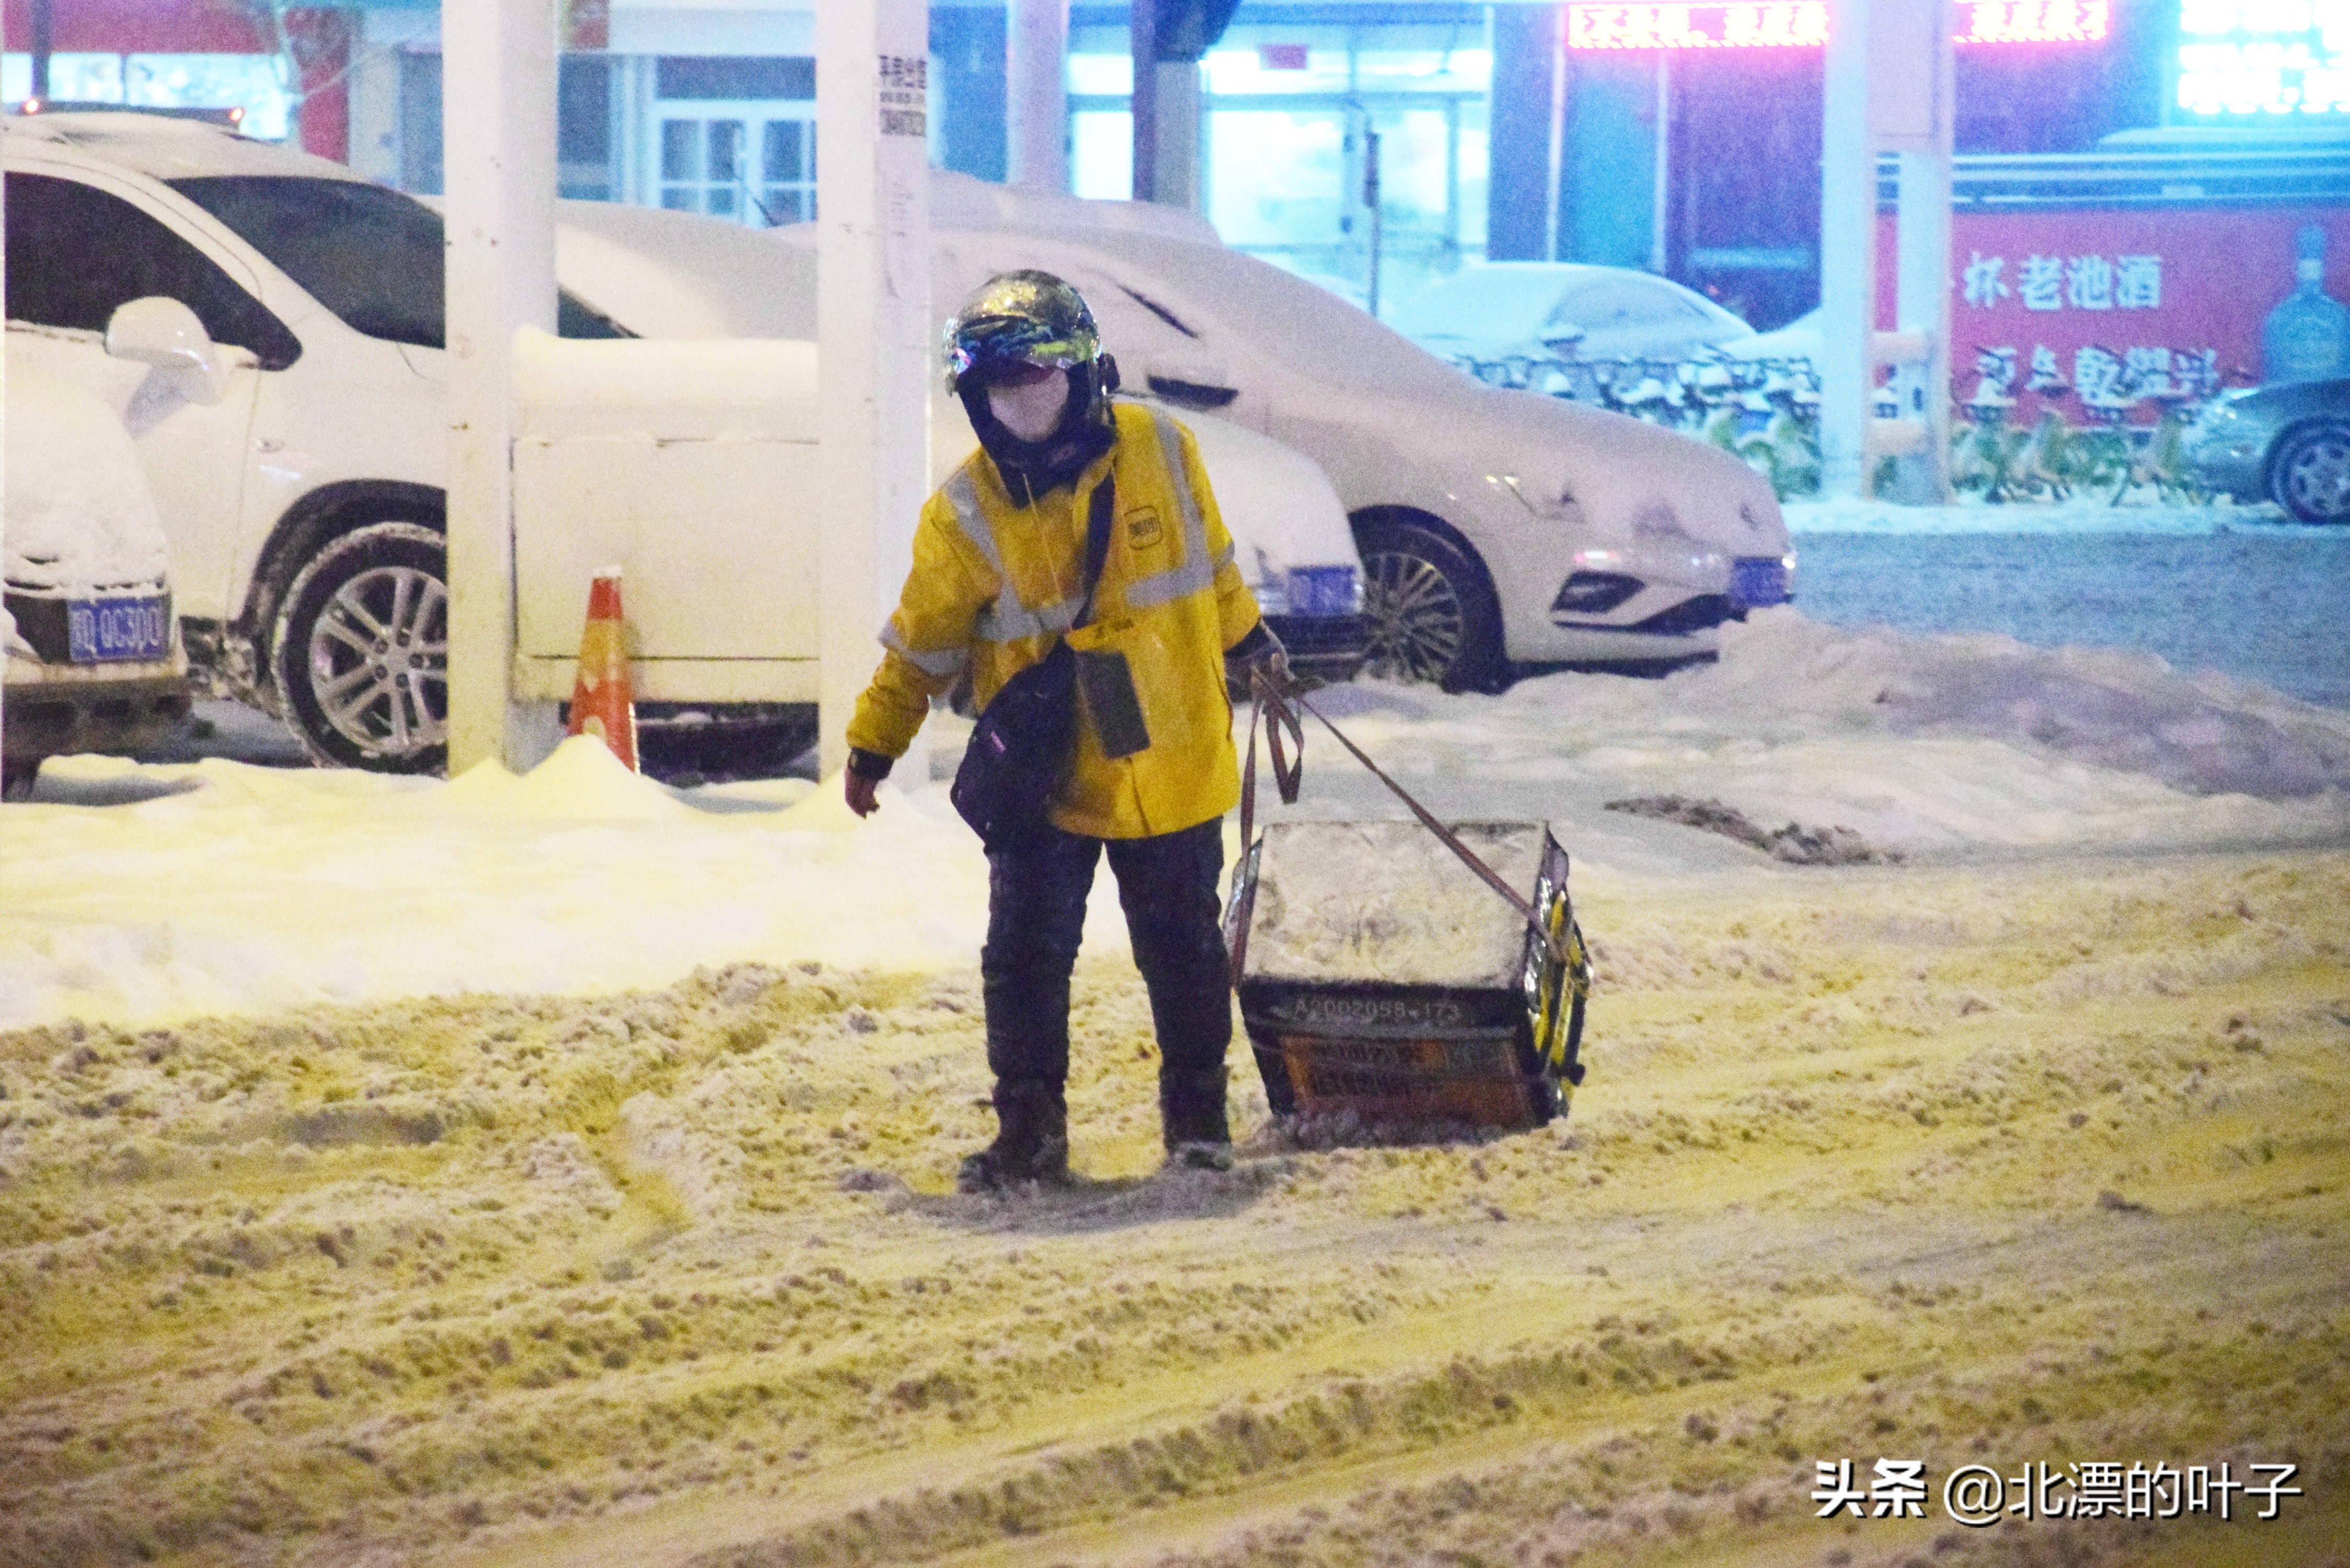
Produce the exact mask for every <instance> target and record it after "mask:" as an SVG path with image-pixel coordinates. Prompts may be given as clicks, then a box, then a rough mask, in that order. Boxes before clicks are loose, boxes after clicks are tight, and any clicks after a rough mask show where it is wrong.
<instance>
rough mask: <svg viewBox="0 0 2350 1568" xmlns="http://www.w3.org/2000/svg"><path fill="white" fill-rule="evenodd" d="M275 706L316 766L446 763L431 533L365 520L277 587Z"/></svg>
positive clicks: (442, 652)
mask: <svg viewBox="0 0 2350 1568" xmlns="http://www.w3.org/2000/svg"><path fill="white" fill-rule="evenodd" d="M270 647H271V649H272V660H271V662H272V666H273V673H274V674H275V675H276V683H277V694H278V700H279V702H280V705H281V707H282V709H283V711H284V712H285V716H286V721H287V722H288V723H290V724H291V725H292V726H293V729H294V732H295V733H296V735H297V736H299V737H300V738H301V742H302V747H303V749H304V750H305V751H307V752H308V753H310V756H311V758H312V760H313V761H315V762H317V763H319V764H320V765H322V766H326V767H344V768H365V769H368V770H369V771H370V772H374V773H385V774H429V773H438V772H439V771H440V770H441V769H442V767H444V766H445V765H447V763H448V759H449V744H448V717H449V673H448V671H449V566H448V547H447V545H446V543H445V542H444V541H443V540H442V537H441V535H439V534H436V533H434V532H433V531H432V529H430V528H427V527H425V526H423V525H422V524H416V523H375V524H369V525H368V526H366V527H364V528H358V529H354V530H353V531H351V532H350V533H348V534H344V535H339V536H338V537H337V538H335V539H333V540H331V541H329V542H328V545H327V546H326V548H324V549H323V550H321V551H319V552H318V554H317V556H316V557H315V558H313V559H312V560H311V562H310V564H309V565H308V566H305V567H303V568H302V570H301V573H300V574H299V575H298V576H296V577H295V579H294V581H293V583H292V585H291V586H290V587H288V588H287V589H286V598H285V602H284V605H283V607H281V608H280V609H279V611H278V614H277V626H276V635H275V636H274V637H273V638H272V639H271V643H270Z"/></svg>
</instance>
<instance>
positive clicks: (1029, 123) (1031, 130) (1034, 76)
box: [1003, 0, 1069, 191]
mask: <svg viewBox="0 0 2350 1568" xmlns="http://www.w3.org/2000/svg"><path fill="white" fill-rule="evenodd" d="M1011 24H1012V34H1011V48H1010V58H1009V59H1008V60H1007V61H1006V62H1005V65H1006V69H1005V72H1004V83H1003V87H1004V99H1003V109H1004V115H1003V119H1004V128H1005V131H1006V140H1008V141H1009V142H1010V149H1009V151H1010V152H1011V155H1012V156H1011V160H1010V161H1011V170H1010V173H1011V177H1012V183H1014V184H1015V185H1037V186H1041V187H1043V188H1044V189H1045V190H1048V191H1066V190H1067V189H1068V188H1069V0H1012V16H1011Z"/></svg>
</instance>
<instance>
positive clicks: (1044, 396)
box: [987, 376, 1069, 441]
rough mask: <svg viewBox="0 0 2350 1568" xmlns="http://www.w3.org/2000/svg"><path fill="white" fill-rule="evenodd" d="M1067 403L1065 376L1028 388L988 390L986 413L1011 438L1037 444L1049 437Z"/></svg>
mask: <svg viewBox="0 0 2350 1568" xmlns="http://www.w3.org/2000/svg"><path fill="white" fill-rule="evenodd" d="M1068 400H1069V379H1068V378H1067V377H1066V376H1054V377H1052V378H1050V379H1046V380H1042V381H1038V382H1037V383H1035V385H1034V386H1029V387H990V388H989V389H987V411H988V412H990V413H992V414H993V415H994V416H995V419H996V422H997V423H999V424H1001V425H1002V426H1003V428H1004V429H1005V430H1008V431H1011V432H1012V433H1013V435H1014V438H1016V439H1018V440H1020V441H1043V440H1044V439H1045V437H1046V436H1048V435H1051V434H1052V433H1053V431H1054V428H1055V426H1057V425H1058V424H1059V423H1060V422H1061V410H1062V408H1063V407H1064V406H1065V405H1066V404H1067V402H1068Z"/></svg>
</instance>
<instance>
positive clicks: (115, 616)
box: [66, 594, 172, 664]
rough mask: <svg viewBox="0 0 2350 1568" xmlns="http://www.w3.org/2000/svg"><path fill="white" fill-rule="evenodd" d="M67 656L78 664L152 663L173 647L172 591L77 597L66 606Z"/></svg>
mask: <svg viewBox="0 0 2350 1568" xmlns="http://www.w3.org/2000/svg"><path fill="white" fill-rule="evenodd" d="M66 646H67V650H68V651H67V657H68V658H69V659H72V660H73V662H74V663H76V664H124V663H133V662H138V663H151V662H153V661H154V660H156V659H162V658H164V657H165V656H167V655H168V654H169V653H170V652H171V651H172V600H171V597H170V596H169V595H165V594H150V595H146V596H143V597H138V598H119V599H74V600H71V601H69V602H68V604H67V606H66Z"/></svg>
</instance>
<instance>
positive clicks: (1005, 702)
mask: <svg viewBox="0 0 2350 1568" xmlns="http://www.w3.org/2000/svg"><path fill="white" fill-rule="evenodd" d="M1114 505H1115V498H1114V495H1113V493H1112V480H1111V477H1110V476H1109V475H1107V474H1106V475H1104V476H1103V478H1102V482H1101V483H1099V484H1097V485H1096V486H1094V493H1093V498H1092V502H1091V504H1090V507H1089V510H1088V514H1087V521H1086V576H1085V590H1084V597H1083V599H1082V600H1081V601H1080V602H1079V604H1078V607H1077V617H1076V620H1075V621H1074V622H1073V623H1072V627H1071V629H1073V630H1074V629H1075V628H1076V627H1081V626H1083V625H1085V624H1086V623H1087V621H1088V620H1090V619H1092V618H1093V610H1094V593H1095V590H1096V589H1097V587H1099V586H1100V583H1101V574H1102V566H1103V564H1104V563H1105V562H1106V561H1107V559H1108V556H1109V528H1110V514H1111V511H1112V508H1113V506H1114ZM1003 591H1004V592H1006V593H1010V592H1012V591H1013V589H1012V587H1011V586H1010V585H1009V584H1006V585H1005V586H1004V590H1003ZM1076 698H1077V657H1076V652H1075V650H1074V649H1071V648H1070V647H1069V645H1068V643H1067V641H1066V639H1057V638H1056V639H1054V643H1053V648H1052V651H1051V652H1049V653H1047V654H1046V655H1045V657H1044V658H1042V659H1038V660H1037V661H1036V662H1035V663H1034V664H1032V665H1030V666H1029V667H1028V668H1027V669H1025V670H1022V671H1020V673H1018V674H1017V675H1014V677H1013V678H1012V679H1011V680H1007V681H1005V682H1004V683H1003V690H1002V691H998V692H997V693H996V694H995V698H994V701H991V702H990V703H988V705H987V707H986V709H985V710H984V711H982V712H981V714H980V715H979V722H978V724H977V726H976V727H975V728H974V729H973V730H972V735H971V744H970V745H968V746H966V747H965V748H963V753H962V766H960V767H958V768H956V769H955V777H954V784H953V787H952V788H951V789H950V790H949V791H948V798H949V799H951V800H952V801H953V802H954V808H955V810H956V811H957V812H959V813H961V814H962V819H963V820H964V821H965V822H967V823H969V824H971V826H972V832H974V833H976V834H978V835H979V836H980V841H981V842H982V843H983V844H985V845H986V846H988V847H989V848H990V849H993V848H996V847H998V846H1001V845H1003V844H1005V843H1010V842H1015V841H1017V840H1019V839H1021V838H1024V837H1030V836H1035V834H1036V833H1038V832H1039V831H1041V830H1042V829H1043V828H1044V827H1045V825H1046V823H1047V822H1048V821H1049V820H1050V813H1051V810H1052V805H1053V796H1054V795H1055V794H1056V793H1058V791H1059V789H1060V787H1061V770H1062V769H1063V767H1064V766H1066V763H1067V762H1068V755H1069V743H1070V741H1071V739H1072V737H1073V734H1074V732H1075V728H1076Z"/></svg>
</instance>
